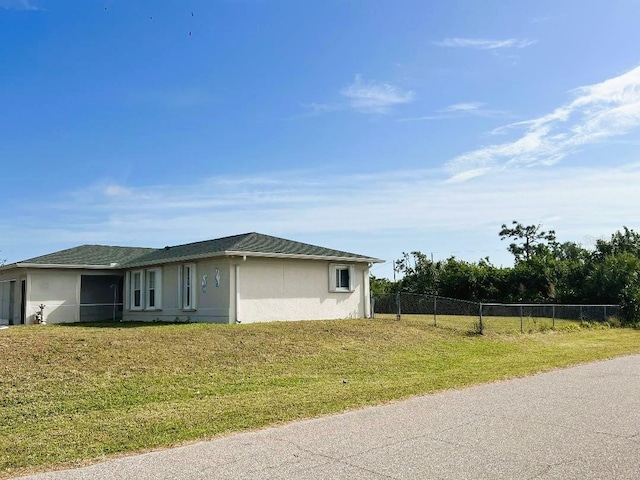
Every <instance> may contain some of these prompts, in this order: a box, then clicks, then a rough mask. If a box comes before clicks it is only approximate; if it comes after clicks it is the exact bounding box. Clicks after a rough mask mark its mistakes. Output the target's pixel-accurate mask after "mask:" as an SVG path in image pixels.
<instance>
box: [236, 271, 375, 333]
mask: <svg viewBox="0 0 640 480" xmlns="http://www.w3.org/2000/svg"><path fill="white" fill-rule="evenodd" d="M239 266H240V268H239V270H240V303H239V308H238V312H239V313H238V315H239V319H240V321H241V322H242V323H252V322H267V321H274V320H319V319H337V318H362V317H364V315H365V301H364V295H365V290H368V286H365V278H366V280H367V281H368V276H366V275H365V272H366V271H367V269H368V266H367V265H366V264H354V265H353V278H352V282H353V291H351V292H331V291H329V275H330V271H329V266H330V263H329V262H327V261H319V260H318V261H312V260H278V259H260V258H253V259H251V258H248V259H247V260H246V261H243V262H240V263H239Z"/></svg>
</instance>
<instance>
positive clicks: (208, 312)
mask: <svg viewBox="0 0 640 480" xmlns="http://www.w3.org/2000/svg"><path fill="white" fill-rule="evenodd" d="M189 263H190V264H193V265H195V273H194V278H193V285H192V288H193V289H194V300H195V308H189V309H184V308H183V302H182V294H183V293H182V276H181V273H180V272H181V269H182V267H183V265H184V264H182V263H174V264H169V265H163V266H162V267H161V271H162V304H161V308H159V309H153V310H145V309H144V308H143V309H141V310H134V309H132V308H131V299H130V298H129V299H128V301H127V305H128V308H125V312H124V316H123V318H124V319H125V320H131V321H166V322H175V321H178V322H181V321H182V322H186V321H189V322H209V323H229V289H230V279H229V260H228V259H224V258H223V259H206V260H201V261H198V262H189ZM142 270H143V271H144V269H142ZM216 274H217V275H216ZM216 280H217V281H216ZM125 290H126V292H125V294H126V295H128V296H130V292H131V289H130V286H129V285H128V284H127V285H125Z"/></svg>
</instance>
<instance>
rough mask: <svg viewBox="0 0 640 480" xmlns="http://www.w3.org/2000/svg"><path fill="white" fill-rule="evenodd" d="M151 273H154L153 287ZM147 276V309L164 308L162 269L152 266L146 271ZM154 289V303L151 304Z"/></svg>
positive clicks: (145, 291)
mask: <svg viewBox="0 0 640 480" xmlns="http://www.w3.org/2000/svg"><path fill="white" fill-rule="evenodd" d="M151 275H153V289H152V288H151V287H152V282H151ZM144 277H145V282H144V283H145V288H144V293H145V302H144V304H145V310H150V311H156V310H162V269H161V268H150V269H148V270H145V271H144ZM152 290H153V300H154V304H153V305H151V297H152V295H151V291H152Z"/></svg>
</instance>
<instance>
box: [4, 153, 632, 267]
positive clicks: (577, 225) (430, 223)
mask: <svg viewBox="0 0 640 480" xmlns="http://www.w3.org/2000/svg"><path fill="white" fill-rule="evenodd" d="M466 173H467V174H468V175H469V176H471V174H470V172H466ZM638 184H640V165H637V164H636V165H623V166H610V165H603V166H598V167H591V168H569V167H564V168H563V167H559V170H557V169H554V170H549V169H534V170H515V171H509V172H507V171H497V172H493V173H492V175H485V176H479V177H478V176H477V177H475V178H473V180H471V181H466V182H458V183H447V182H446V181H445V177H444V176H443V174H442V172H439V171H433V170H408V171H393V170H391V171H386V172H377V173H369V174H367V175H358V174H351V175H327V174H324V173H321V172H318V171H308V172H297V173H291V172H289V173H288V172H271V173H266V174H263V175H253V176H228V177H213V178H208V179H203V180H200V181H198V182H197V183H193V184H189V185H179V184H163V185H148V186H142V187H141V186H138V187H136V186H132V185H119V184H116V183H113V182H112V183H108V184H107V187H105V184H99V185H95V186H93V187H88V188H86V189H83V190H80V191H77V192H75V193H73V194H72V195H66V196H64V197H58V198H52V199H48V201H47V202H40V203H37V204H33V205H31V206H29V207H28V209H25V207H24V206H23V207H21V213H22V214H23V215H22V217H23V220H22V221H21V222H14V223H12V224H11V225H8V224H7V221H6V219H4V220H3V219H0V228H2V229H3V231H4V232H6V235H3V245H2V247H3V254H4V255H5V256H8V257H11V258H10V261H16V260H21V259H23V258H28V256H29V255H31V256H35V255H37V254H42V253H46V252H48V251H51V250H53V249H56V248H66V247H69V246H73V245H78V244H82V243H100V244H116V245H140V246H156V247H162V246H164V245H167V244H178V243H185V242H191V241H196V240H204V239H207V238H214V237H218V236H223V235H231V234H237V233H240V232H248V231H259V232H264V233H269V234H274V235H280V236H285V237H289V238H294V239H300V240H302V241H309V242H311V243H319V244H326V245H327V246H334V247H336V248H341V249H346V250H352V251H356V252H360V253H366V254H370V255H376V256H380V257H382V258H388V259H391V258H393V255H398V254H400V252H401V251H402V250H403V249H404V250H405V251H407V250H408V249H412V248H413V249H416V248H418V249H420V248H430V249H434V250H435V251H447V252H450V251H451V250H455V248H452V242H454V240H453V239H458V238H462V237H465V238H466V240H464V241H463V242H462V243H463V244H465V243H466V244H467V245H470V244H474V245H476V244H477V243H478V237H479V236H481V235H485V232H486V239H488V240H486V242H487V244H490V245H492V247H491V248H494V249H495V248H500V249H502V250H503V249H504V248H503V246H502V245H501V244H499V243H498V241H497V228H498V226H499V225H501V224H502V223H504V222H505V221H509V220H511V219H518V220H521V221H525V222H532V223H535V222H539V221H544V222H545V226H547V227H549V228H554V227H561V228H558V230H560V231H561V233H562V234H564V235H569V237H568V239H573V240H579V239H580V238H582V237H583V236H584V235H586V234H590V235H595V236H598V235H602V234H605V235H609V234H610V233H612V232H613V231H614V230H615V229H617V228H621V226H622V225H629V224H631V225H633V224H637V223H639V222H640V213H639V212H638V209H637V205H638V204H640V190H639V189H638V188H637V185H638ZM371 192H375V195H372V194H371ZM567 192H571V195H570V198H569V199H568V197H567ZM345 198H347V199H348V202H346V203H345ZM433 205H439V207H438V208H430V207H432V206H433ZM372 218H374V219H375V221H372ZM43 219H47V220H46V221H45V220H43ZM549 219H554V220H553V222H551V220H549ZM9 227H10V228H9ZM438 238H440V239H441V240H442V241H441V242H440V244H438V243H436V242H437V239H438ZM426 239H429V240H428V246H425V245H424V242H426V241H427V240H426ZM456 241H457V240H456ZM483 241H485V237H483ZM421 242H422V243H421ZM492 242H493V243H492ZM26 247H28V248H29V249H30V252H29V254H27V255H24V256H23V255H19V254H17V253H16V252H18V251H19V250H20V249H24V248H26ZM467 249H468V248H467ZM492 255H493V254H492ZM480 256H481V255H480V254H478V255H476V256H475V258H471V259H477V258H480Z"/></svg>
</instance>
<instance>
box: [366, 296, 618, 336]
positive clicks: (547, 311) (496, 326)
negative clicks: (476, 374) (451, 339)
mask: <svg viewBox="0 0 640 480" xmlns="http://www.w3.org/2000/svg"><path fill="white" fill-rule="evenodd" d="M372 306H373V312H374V316H379V317H380V316H382V317H391V318H393V316H395V318H396V319H397V320H400V319H401V318H402V316H403V315H407V316H422V317H425V319H427V318H428V319H430V320H432V321H433V324H434V325H436V326H438V325H439V326H444V327H451V328H457V329H465V330H473V331H477V332H480V333H482V332H483V331H484V330H485V329H486V328H489V329H491V330H496V331H512V330H519V331H521V332H524V331H535V330H543V329H548V328H555V327H557V326H565V325H567V324H570V323H576V322H607V321H610V320H612V319H613V318H617V317H619V316H620V313H621V312H620V306H619V305H565V304H537V303H482V302H470V301H467V300H458V299H455V298H447V297H440V296H438V295H429V294H416V293H407V292H399V293H393V294H374V295H372Z"/></svg>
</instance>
